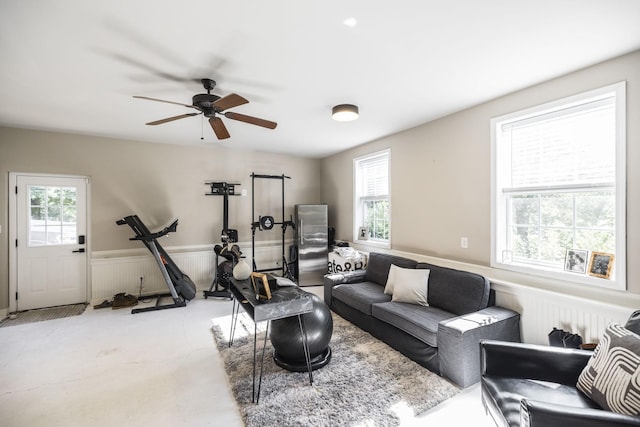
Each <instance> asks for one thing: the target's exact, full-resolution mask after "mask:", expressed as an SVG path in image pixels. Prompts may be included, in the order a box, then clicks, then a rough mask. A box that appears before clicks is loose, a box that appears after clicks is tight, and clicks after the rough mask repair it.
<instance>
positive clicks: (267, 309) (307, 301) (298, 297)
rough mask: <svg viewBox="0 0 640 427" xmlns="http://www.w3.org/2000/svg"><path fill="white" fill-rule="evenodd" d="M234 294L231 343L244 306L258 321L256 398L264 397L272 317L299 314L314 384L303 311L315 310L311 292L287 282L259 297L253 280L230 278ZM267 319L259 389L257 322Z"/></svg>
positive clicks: (254, 366)
mask: <svg viewBox="0 0 640 427" xmlns="http://www.w3.org/2000/svg"><path fill="white" fill-rule="evenodd" d="M230 284H231V286H229V289H230V290H231V294H232V295H233V309H232V313H231V315H232V318H231V334H230V339H229V347H231V345H232V344H233V335H234V333H235V328H236V322H237V320H238V312H239V311H240V307H242V308H243V309H244V311H245V312H246V313H247V314H248V315H249V316H250V317H251V319H252V320H253V322H254V330H253V391H252V398H251V400H252V402H255V403H258V401H259V400H260V387H261V386H262V368H263V366H264V353H265V348H266V344H267V336H268V335H269V324H270V322H271V320H277V319H284V318H287V317H293V316H297V317H298V325H299V326H300V333H301V334H302V337H303V346H304V354H305V360H306V362H307V370H308V372H309V384H313V373H312V368H311V358H310V354H309V344H308V342H307V332H306V330H305V327H304V322H303V321H302V317H301V316H302V315H303V314H305V313H309V312H311V311H312V310H313V300H312V297H311V294H309V293H308V292H306V291H303V290H302V289H300V288H299V287H298V286H283V287H280V288H278V289H276V290H273V291H271V299H269V300H264V299H260V300H259V299H257V298H256V293H255V292H254V290H253V286H252V284H251V280H236V279H231V280H230ZM258 322H267V329H266V331H265V335H264V342H263V344H262V356H261V359H260V377H259V382H258V390H257V393H256V350H257V323H258Z"/></svg>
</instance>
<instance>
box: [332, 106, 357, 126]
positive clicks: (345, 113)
mask: <svg viewBox="0 0 640 427" xmlns="http://www.w3.org/2000/svg"><path fill="white" fill-rule="evenodd" d="M359 115H360V112H359V110H358V106H357V105H353V104H340V105H336V106H335V107H333V112H332V114H331V116H332V117H333V120H337V121H339V122H350V121H352V120H355V119H357V118H358V116H359Z"/></svg>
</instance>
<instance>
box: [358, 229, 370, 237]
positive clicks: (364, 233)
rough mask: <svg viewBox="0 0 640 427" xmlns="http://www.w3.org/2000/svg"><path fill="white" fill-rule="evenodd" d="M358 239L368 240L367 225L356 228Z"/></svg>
mask: <svg viewBox="0 0 640 427" xmlns="http://www.w3.org/2000/svg"><path fill="white" fill-rule="evenodd" d="M358 240H369V227H360V228H359V229H358Z"/></svg>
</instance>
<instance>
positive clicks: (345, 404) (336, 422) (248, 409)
mask: <svg viewBox="0 0 640 427" xmlns="http://www.w3.org/2000/svg"><path fill="white" fill-rule="evenodd" d="M331 314H332V316H333V336H332V338H331V343H330V346H331V350H332V352H333V356H332V359H331V362H330V363H329V364H328V365H327V366H325V367H323V368H320V369H318V370H316V371H313V385H309V375H308V373H307V372H290V371H287V370H284V369H282V368H280V367H279V366H277V365H276V364H275V363H274V361H273V357H272V354H273V348H272V347H271V344H270V342H269V341H268V340H267V350H266V354H265V359H264V374H263V378H262V390H261V394H260V400H259V403H258V404H254V403H252V402H251V393H252V370H253V364H252V357H253V331H254V324H253V322H252V321H251V319H250V318H249V317H247V316H246V315H244V314H243V315H241V316H240V317H239V319H238V325H237V329H236V333H235V337H234V342H233V345H232V346H231V347H229V345H228V344H229V332H230V317H226V318H221V319H214V326H213V328H212V330H213V335H214V337H215V341H216V344H217V346H218V350H219V351H220V353H221V355H222V358H223V360H224V365H225V369H226V371H227V375H228V377H229V383H230V384H231V388H232V390H233V394H234V396H235V399H236V401H237V402H238V406H239V407H240V411H241V414H242V417H243V419H244V422H245V424H246V425H247V426H250V427H252V426H305V427H306V426H396V425H399V424H400V423H401V422H402V421H407V420H410V419H412V418H413V417H414V416H415V415H418V414H420V413H422V412H424V411H426V410H427V409H429V408H432V407H434V406H436V405H437V404H438V403H440V402H442V401H444V400H446V399H448V398H450V397H452V396H454V395H456V394H457V393H458V392H459V391H460V390H459V388H458V387H457V386H455V385H453V384H452V383H450V382H448V381H447V380H445V379H443V378H441V377H439V376H438V375H436V374H434V373H433V372H431V371H429V370H428V369H426V368H423V367H422V366H420V365H418V364H417V363H415V362H413V361H412V360H410V359H409V358H407V357H405V356H403V355H402V354H401V353H399V352H397V351H395V350H394V349H392V348H391V347H389V346H387V345H386V344H384V343H383V342H381V341H379V340H377V339H376V338H374V337H372V336H371V335H370V334H368V333H367V332H364V331H362V330H361V329H360V328H358V327H356V326H354V325H352V324H351V323H350V322H348V321H346V320H344V319H343V318H341V317H340V316H338V315H336V314H335V313H331ZM262 325H264V322H263V323H262V324H259V326H262ZM263 338H264V330H262V331H258V344H257V349H258V357H259V356H260V354H261V353H260V350H261V349H262V343H263V341H262V339H263ZM258 360H259V359H258ZM257 366H258V368H259V366H260V365H259V364H258V365H257ZM258 373H259V369H258V370H257V374H256V375H258ZM256 388H257V379H256Z"/></svg>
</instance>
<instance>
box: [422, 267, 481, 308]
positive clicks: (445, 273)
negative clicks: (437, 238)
mask: <svg viewBox="0 0 640 427" xmlns="http://www.w3.org/2000/svg"><path fill="white" fill-rule="evenodd" d="M416 268H426V269H429V270H431V272H430V273H429V293H428V301H429V305H430V306H433V307H438V308H441V309H442V310H444V311H448V312H451V313H454V314H457V315H463V314H468V313H473V312H474V311H478V310H482V309H483V308H486V307H487V304H488V302H489V291H490V286H489V280H487V279H486V278H485V277H483V276H481V275H479V274H475V273H470V272H468V271H461V270H455V269H453V268H447V267H440V266H437V265H433V264H429V263H426V262H419V263H418V264H417V265H416Z"/></svg>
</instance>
